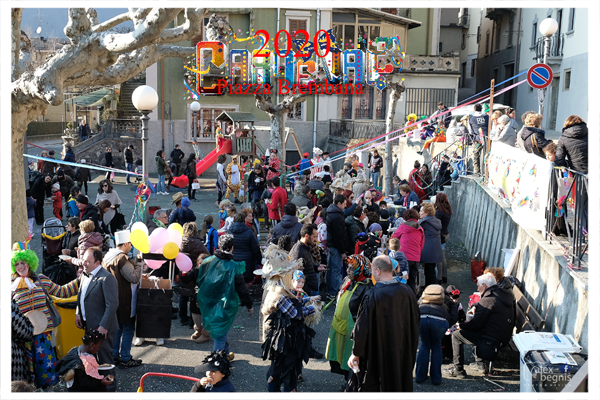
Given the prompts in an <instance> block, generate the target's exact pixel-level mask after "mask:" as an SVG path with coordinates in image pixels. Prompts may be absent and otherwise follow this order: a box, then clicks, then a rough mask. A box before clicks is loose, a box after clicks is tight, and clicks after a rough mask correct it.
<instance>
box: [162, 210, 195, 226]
mask: <svg viewBox="0 0 600 400" xmlns="http://www.w3.org/2000/svg"><path fill="white" fill-rule="evenodd" d="M194 221H196V214H194V212H193V211H192V210H190V209H189V208H185V207H180V208H177V209H175V210H174V211H173V212H172V213H171V216H170V217H169V224H172V223H173V222H179V225H181V226H183V224H185V223H186V222H194Z"/></svg>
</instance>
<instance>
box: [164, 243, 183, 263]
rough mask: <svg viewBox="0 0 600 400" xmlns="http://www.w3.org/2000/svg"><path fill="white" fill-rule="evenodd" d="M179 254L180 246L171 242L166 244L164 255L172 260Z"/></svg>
mask: <svg viewBox="0 0 600 400" xmlns="http://www.w3.org/2000/svg"><path fill="white" fill-rule="evenodd" d="M177 254H179V247H177V244H175V243H173V242H169V243H167V244H165V245H164V247H163V256H165V257H166V258H167V259H169V260H172V259H174V258H175V257H177Z"/></svg>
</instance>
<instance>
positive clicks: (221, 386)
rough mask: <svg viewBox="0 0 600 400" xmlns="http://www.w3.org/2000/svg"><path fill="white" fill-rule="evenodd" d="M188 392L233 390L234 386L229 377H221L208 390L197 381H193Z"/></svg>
mask: <svg viewBox="0 0 600 400" xmlns="http://www.w3.org/2000/svg"><path fill="white" fill-rule="evenodd" d="M190 392H235V387H234V386H233V383H231V381H230V380H229V378H223V379H222V380H220V381H219V382H217V383H216V384H215V385H214V386H212V387H211V389H208V390H207V389H206V388H205V387H204V386H202V385H201V384H200V381H198V382H196V383H194V386H192V390H190Z"/></svg>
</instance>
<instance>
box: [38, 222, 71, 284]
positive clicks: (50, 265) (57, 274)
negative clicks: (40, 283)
mask: <svg viewBox="0 0 600 400" xmlns="http://www.w3.org/2000/svg"><path fill="white" fill-rule="evenodd" d="M66 233H67V232H66V229H65V227H64V226H63V224H62V221H61V220H60V219H58V218H55V217H52V218H48V219H47V220H45V221H44V225H43V226H42V265H41V267H42V268H41V271H42V272H43V273H44V275H46V276H47V277H48V278H50V280H52V282H54V283H56V284H57V285H64V284H66V283H69V282H71V281H72V280H73V279H75V275H74V274H73V272H72V271H71V269H70V268H69V264H67V263H66V262H64V261H63V260H61V259H60V258H59V257H58V256H59V255H60V254H61V253H62V242H63V237H64V236H65V235H66Z"/></svg>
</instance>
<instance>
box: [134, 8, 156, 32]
mask: <svg viewBox="0 0 600 400" xmlns="http://www.w3.org/2000/svg"><path fill="white" fill-rule="evenodd" d="M150 11H152V8H130V9H129V18H130V19H131V22H133V29H137V28H139V27H140V25H142V24H143V23H144V20H145V18H146V17H147V16H148V14H150Z"/></svg>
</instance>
